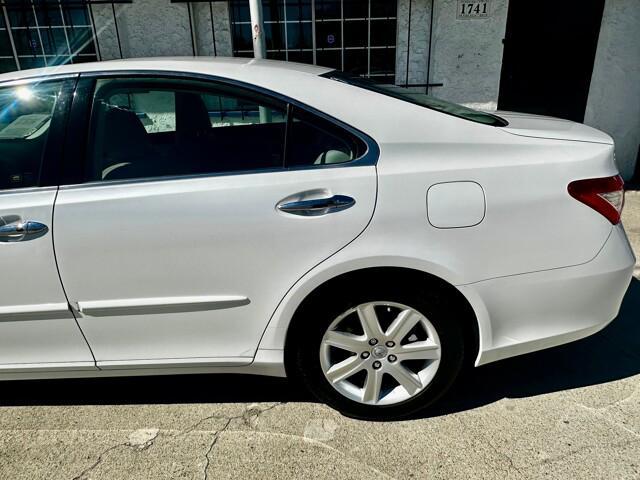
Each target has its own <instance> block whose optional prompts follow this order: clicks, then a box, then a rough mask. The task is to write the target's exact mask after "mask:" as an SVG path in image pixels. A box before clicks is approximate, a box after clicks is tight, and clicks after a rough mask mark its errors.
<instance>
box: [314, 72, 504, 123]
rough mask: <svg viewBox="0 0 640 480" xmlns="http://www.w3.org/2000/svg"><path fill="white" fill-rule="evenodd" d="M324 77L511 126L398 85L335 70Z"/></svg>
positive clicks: (415, 102)
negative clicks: (381, 82)
mask: <svg viewBox="0 0 640 480" xmlns="http://www.w3.org/2000/svg"><path fill="white" fill-rule="evenodd" d="M322 76H323V77H326V78H330V79H332V80H337V81H339V82H344V83H348V84H350V85H354V86H356V87H360V88H364V89H365V90H370V91H372V92H376V93H380V94H382V95H386V96H388V97H393V98H397V99H398V100H402V101H405V102H409V103H413V104H415V105H420V106H421V107H426V108H430V109H431V110H437V111H438V112H442V113H446V114H448V115H453V116H454V117H459V118H464V119H465V120H470V121H472V122H476V123H484V124H485V125H492V126H494V127H504V126H506V125H508V124H509V122H507V121H506V120H505V119H503V118H500V117H499V116H497V115H493V114H491V113H486V112H481V111H479V110H474V109H472V108H468V107H465V106H463V105H458V104H457V103H452V102H447V101H445V100H441V99H439V98H436V97H432V96H431V95H427V94H426V93H422V92H412V91H411V90H410V89H407V88H403V87H399V86H397V85H385V84H380V83H375V82H373V81H371V80H369V79H367V78H362V77H358V76H356V75H350V74H348V73H344V72H340V71H338V70H334V71H332V72H328V73H325V74H323V75H322Z"/></svg>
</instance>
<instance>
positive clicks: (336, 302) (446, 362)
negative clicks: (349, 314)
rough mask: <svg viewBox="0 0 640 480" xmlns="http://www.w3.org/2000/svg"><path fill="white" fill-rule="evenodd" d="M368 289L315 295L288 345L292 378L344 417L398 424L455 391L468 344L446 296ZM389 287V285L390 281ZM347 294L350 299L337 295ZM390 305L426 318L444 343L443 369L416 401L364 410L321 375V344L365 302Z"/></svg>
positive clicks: (389, 287) (387, 287)
mask: <svg viewBox="0 0 640 480" xmlns="http://www.w3.org/2000/svg"><path fill="white" fill-rule="evenodd" d="M367 283H369V285H366V286H364V287H363V288H360V289H359V290H355V289H354V285H353V283H351V282H350V285H349V287H348V288H332V289H328V290H326V291H325V292H323V294H321V295H319V296H316V298H315V299H313V300H311V301H310V302H309V303H308V304H307V305H305V306H304V308H303V311H301V312H300V314H301V317H300V318H297V319H296V320H297V321H296V326H297V328H295V330H294V332H293V338H292V339H291V341H290V342H289V343H288V349H289V351H288V354H287V358H288V362H287V367H288V370H289V374H290V375H292V376H295V378H296V379H297V380H299V381H301V382H302V383H303V384H304V385H305V386H306V388H307V389H308V390H309V391H310V392H311V393H312V394H313V395H314V396H315V397H316V398H317V399H318V400H320V401H321V402H324V403H326V404H328V405H330V406H331V407H333V408H335V409H336V410H338V411H339V412H341V413H342V414H344V415H346V416H349V417H353V418H357V419H363V420H396V419H402V418H407V417H414V416H416V414H418V413H419V412H422V411H423V410H426V409H427V408H429V407H431V406H432V405H434V403H435V402H437V400H439V399H440V398H441V397H442V396H443V395H444V394H445V393H446V391H447V390H448V389H449V388H450V387H451V385H452V384H453V382H454V381H455V379H456V377H457V376H458V374H459V373H460V370H461V369H462V366H463V364H464V354H465V342H464V335H463V332H462V325H461V324H462V322H461V321H460V319H459V318H456V315H454V314H452V313H453V312H455V311H457V309H456V308H453V307H454V305H452V304H451V300H450V299H448V297H447V295H444V294H442V293H438V291H433V290H431V289H430V288H429V287H428V286H426V287H425V288H424V290H421V289H419V288H418V289H417V288H415V287H411V286H408V285H406V283H404V282H402V283H404V284H399V283H398V282H395V283H397V284H396V285H393V284H391V285H390V284H386V285H381V286H379V287H375V286H372V285H371V283H373V282H367ZM390 283H391V282H390ZM407 283H410V282H407ZM339 291H342V292H344V291H349V294H348V295H344V294H338V293H337V292H339ZM376 301H386V302H395V303H401V304H404V305H406V306H409V307H411V308H413V309H414V310H417V311H418V312H420V313H422V314H423V315H424V316H426V317H427V319H428V320H429V321H430V322H431V324H432V325H433V326H434V327H435V329H436V331H437V334H438V336H439V337H440V344H441V358H440V365H439V368H438V371H437V373H436V374H435V376H434V378H433V380H432V381H431V382H430V383H429V385H427V386H426V387H425V388H424V389H423V390H422V391H421V392H419V393H418V394H416V395H415V396H414V397H412V398H409V399H407V400H405V401H403V402H400V403H396V404H393V405H382V406H376V405H366V404H363V403H359V402H357V401H354V400H351V399H349V398H347V397H346V396H343V395H342V394H341V393H340V392H338V391H337V390H335V389H334V388H333V387H332V386H331V385H330V383H329V382H328V380H327V379H326V377H325V376H324V373H323V371H322V367H321V364H320V344H321V341H322V338H323V336H324V334H325V332H326V330H327V328H328V327H329V325H330V324H331V323H332V322H333V321H334V320H335V319H336V318H337V317H338V316H339V315H341V314H342V313H343V312H345V311H347V310H349V309H350V308H353V307H356V306H358V305H361V304H363V303H367V302H376Z"/></svg>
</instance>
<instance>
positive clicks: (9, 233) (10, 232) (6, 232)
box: [0, 221, 49, 242]
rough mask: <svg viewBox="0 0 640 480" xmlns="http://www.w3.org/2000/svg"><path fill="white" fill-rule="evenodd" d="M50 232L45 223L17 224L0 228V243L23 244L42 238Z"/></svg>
mask: <svg viewBox="0 0 640 480" xmlns="http://www.w3.org/2000/svg"><path fill="white" fill-rule="evenodd" d="M48 231H49V227H47V226H46V225H45V224H44V223H40V222H31V221H29V222H16V223H11V224H9V225H2V226H1V227H0V242H22V241H24V240H34V239H36V238H39V237H42V236H43V235H45V234H46V233H47V232H48Z"/></svg>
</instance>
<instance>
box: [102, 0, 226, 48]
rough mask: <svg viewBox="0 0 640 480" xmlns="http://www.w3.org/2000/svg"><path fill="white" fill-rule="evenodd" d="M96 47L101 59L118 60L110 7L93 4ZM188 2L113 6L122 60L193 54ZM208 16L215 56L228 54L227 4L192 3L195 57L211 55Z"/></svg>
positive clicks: (151, 0)
mask: <svg viewBox="0 0 640 480" xmlns="http://www.w3.org/2000/svg"><path fill="white" fill-rule="evenodd" d="M91 8H92V9H93V13H94V18H95V24H96V31H97V33H98V35H97V38H98V47H99V50H100V56H101V58H102V60H111V59H114V58H120V51H119V48H118V39H117V35H116V22H114V13H113V12H114V10H113V8H112V6H111V5H99V4H96V5H93V6H92V7H91ZM188 8H189V7H188V6H187V3H186V2H185V3H170V1H169V0H135V1H134V2H133V3H129V4H117V5H115V16H116V18H117V28H118V33H119V35H120V46H121V48H122V56H123V57H124V58H135V57H152V56H180V55H193V47H192V41H191V35H192V33H191V29H190V27H189V11H188ZM211 13H213V29H214V31H215V40H216V43H215V53H216V54H217V55H221V56H230V55H231V35H230V31H229V11H228V5H227V3H226V2H215V3H213V4H212V5H211V10H210V9H209V4H208V3H192V15H193V23H192V25H193V29H194V30H193V31H194V36H195V40H196V42H195V43H196V53H197V54H198V55H213V54H214V46H213V34H212V31H211V18H212V17H211Z"/></svg>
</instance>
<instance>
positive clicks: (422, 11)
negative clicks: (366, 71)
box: [396, 0, 508, 109]
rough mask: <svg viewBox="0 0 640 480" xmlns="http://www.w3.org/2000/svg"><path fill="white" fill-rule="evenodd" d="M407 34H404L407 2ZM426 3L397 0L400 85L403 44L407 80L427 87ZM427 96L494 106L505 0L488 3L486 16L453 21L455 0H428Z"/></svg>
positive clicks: (403, 70)
mask: <svg viewBox="0 0 640 480" xmlns="http://www.w3.org/2000/svg"><path fill="white" fill-rule="evenodd" d="M410 1H411V32H410V34H409V35H408V32H407V25H408V23H409V2H410ZM431 5H432V2H431V0H399V2H398V37H397V69H396V81H397V83H406V78H407V70H406V65H407V62H406V58H407V44H409V75H408V77H409V82H408V83H410V84H412V83H427V78H426V72H427V62H428V56H429V55H428V48H429V24H430V21H431V20H430V16H431ZM433 5H434V16H433V17H434V18H433V38H432V45H431V68H430V73H429V77H430V83H443V84H444V85H443V86H442V87H432V88H431V89H430V93H431V94H432V95H435V96H437V97H440V98H443V99H445V100H451V101H454V102H459V103H466V104H472V105H474V106H480V107H482V108H489V109H490V108H493V109H495V108H496V105H497V101H498V91H499V87H500V71H501V68H502V49H503V47H502V39H503V38H504V34H505V29H506V23H507V8H508V0H493V1H492V2H491V3H490V12H489V16H488V17H487V18H469V19H459V18H457V17H456V11H457V6H458V2H457V0H434V1H433Z"/></svg>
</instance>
